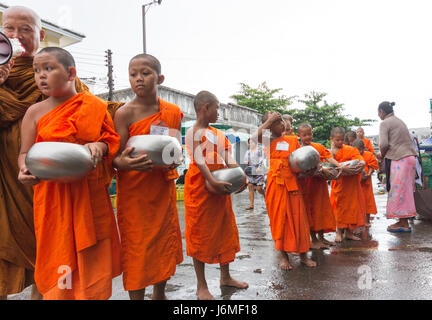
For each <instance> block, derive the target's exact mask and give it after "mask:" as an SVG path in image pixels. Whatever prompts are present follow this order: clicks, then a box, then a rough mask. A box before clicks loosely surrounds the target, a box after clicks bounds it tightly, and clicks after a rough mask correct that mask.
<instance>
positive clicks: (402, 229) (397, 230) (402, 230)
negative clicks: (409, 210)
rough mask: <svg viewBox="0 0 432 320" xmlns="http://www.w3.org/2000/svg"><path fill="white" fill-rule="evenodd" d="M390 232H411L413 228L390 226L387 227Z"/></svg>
mask: <svg viewBox="0 0 432 320" xmlns="http://www.w3.org/2000/svg"><path fill="white" fill-rule="evenodd" d="M387 231H388V232H392V233H398V232H402V233H410V232H411V231H412V230H411V228H403V227H399V228H394V229H392V228H390V227H389V228H388V229H387Z"/></svg>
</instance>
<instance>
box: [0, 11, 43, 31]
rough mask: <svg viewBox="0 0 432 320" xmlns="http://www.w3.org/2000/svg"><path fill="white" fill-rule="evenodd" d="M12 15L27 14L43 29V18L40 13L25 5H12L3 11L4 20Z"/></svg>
mask: <svg viewBox="0 0 432 320" xmlns="http://www.w3.org/2000/svg"><path fill="white" fill-rule="evenodd" d="M10 16H27V17H30V18H31V19H32V21H33V23H34V25H35V26H36V27H38V28H39V30H40V29H42V20H41V18H40V17H39V15H38V14H37V13H36V12H35V11H33V10H32V9H30V8H27V7H23V6H12V7H9V8H7V9H6V10H5V11H4V13H3V21H5V20H6V18H8V17H10Z"/></svg>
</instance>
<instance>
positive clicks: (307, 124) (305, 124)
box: [297, 122, 312, 130]
mask: <svg viewBox="0 0 432 320" xmlns="http://www.w3.org/2000/svg"><path fill="white" fill-rule="evenodd" d="M297 129H298V130H302V129H310V130H312V126H311V125H310V124H309V123H306V122H304V123H300V124H299V125H298V128H297Z"/></svg>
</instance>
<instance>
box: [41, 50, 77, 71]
mask: <svg viewBox="0 0 432 320" xmlns="http://www.w3.org/2000/svg"><path fill="white" fill-rule="evenodd" d="M44 53H47V54H52V55H54V56H55V57H56V59H57V61H58V62H59V63H60V64H61V65H62V66H63V67H64V68H65V69H66V70H68V69H69V68H70V67H73V68H75V59H74V58H73V56H72V55H71V54H70V53H69V52H68V51H66V50H65V49H62V48H59V47H48V48H44V49H42V50H41V51H39V53H38V54H36V56H38V55H41V54H44Z"/></svg>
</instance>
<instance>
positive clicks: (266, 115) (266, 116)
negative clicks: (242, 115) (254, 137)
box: [262, 111, 272, 123]
mask: <svg viewBox="0 0 432 320" xmlns="http://www.w3.org/2000/svg"><path fill="white" fill-rule="evenodd" d="M271 113H272V112H271V111H267V112H266V113H264V115H263V117H262V123H265V122H266V121H267V120H268V118H269V117H270V114H271Z"/></svg>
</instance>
